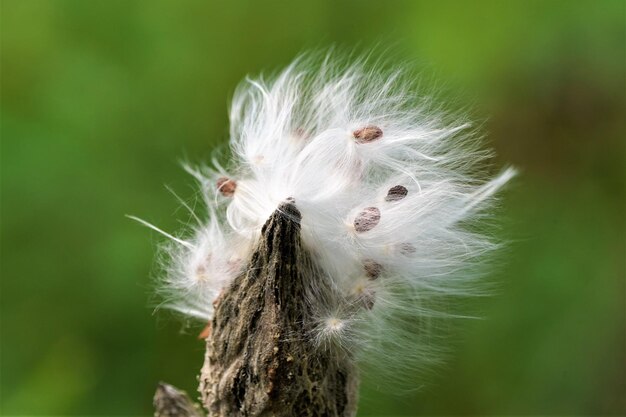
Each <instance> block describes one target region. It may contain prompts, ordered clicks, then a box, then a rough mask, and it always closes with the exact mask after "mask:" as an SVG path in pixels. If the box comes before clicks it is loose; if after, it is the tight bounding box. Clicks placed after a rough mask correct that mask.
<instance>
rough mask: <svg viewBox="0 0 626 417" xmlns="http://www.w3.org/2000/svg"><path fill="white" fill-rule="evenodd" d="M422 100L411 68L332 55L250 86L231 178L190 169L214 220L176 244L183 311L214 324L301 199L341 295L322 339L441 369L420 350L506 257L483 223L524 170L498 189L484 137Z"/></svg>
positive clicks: (317, 252)
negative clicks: (497, 257) (434, 325)
mask: <svg viewBox="0 0 626 417" xmlns="http://www.w3.org/2000/svg"><path fill="white" fill-rule="evenodd" d="M418 93H419V92H418V91H415V89H414V83H413V82H412V80H411V77H410V76H407V75H406V74H405V73H404V72H403V71H383V70H379V69H376V68H371V67H369V66H368V65H367V63H365V62H363V61H359V62H358V63H356V64H352V65H343V64H341V63H338V62H337V61H336V60H333V59H332V58H328V57H327V58H323V57H322V58H320V57H319V56H308V57H303V58H300V59H298V60H296V62H295V63H293V64H292V65H291V66H289V67H288V68H287V69H285V70H284V71H283V72H282V73H280V74H279V75H277V76H276V77H274V78H273V79H271V80H264V79H262V78H261V79H248V80H246V82H244V83H243V84H242V85H241V86H240V87H239V88H238V89H237V91H236V93H235V96H234V99H233V102H232V107H231V112H230V122H231V131H230V137H231V149H232V154H233V155H232V163H231V164H230V167H229V168H228V170H226V169H224V168H222V167H221V166H220V165H219V164H217V163H216V164H215V166H214V168H202V169H191V168H188V170H189V171H190V172H191V173H192V174H193V175H194V176H195V177H196V178H197V179H198V180H199V181H200V183H201V185H202V192H203V195H204V197H205V201H206V203H207V205H208V206H209V209H210V210H209V211H210V216H209V217H210V219H209V221H208V223H207V224H199V225H198V227H197V229H196V232H195V236H194V237H193V238H192V239H188V240H185V241H181V240H180V239H176V241H175V242H174V243H173V244H172V249H171V252H170V253H171V262H170V266H169V273H168V275H167V278H166V280H165V282H164V286H163V288H164V289H163V291H164V292H165V294H166V297H167V298H168V300H170V305H171V306H172V307H173V308H175V309H177V310H179V311H181V312H183V313H185V314H188V315H190V316H193V317H197V318H200V319H202V320H209V319H210V318H211V315H212V300H214V299H215V298H216V297H218V295H219V294H220V292H221V291H222V289H223V288H224V287H225V286H227V285H228V284H229V282H231V280H232V279H233V278H234V277H235V276H236V275H237V274H238V273H240V272H241V268H242V267H244V266H245V264H246V262H247V259H248V256H249V255H250V252H251V250H252V248H253V246H254V242H255V240H256V239H257V238H258V236H259V233H260V230H261V227H262V225H263V224H264V223H265V221H266V220H267V219H268V217H269V216H270V215H271V213H272V212H274V210H276V208H277V207H278V205H279V204H280V203H281V202H283V201H285V200H286V199H288V198H293V199H295V202H296V205H297V207H298V209H299V210H300V211H301V213H302V221H301V225H302V239H303V243H304V245H305V246H306V248H307V249H308V250H309V251H310V252H311V254H312V255H313V256H312V257H313V259H314V260H315V262H316V263H317V267H318V269H319V271H323V274H324V275H326V276H327V277H329V279H330V281H331V283H332V284H333V288H335V290H334V291H336V292H337V297H336V300H334V301H332V302H329V300H316V299H311V300H307V301H308V302H309V303H310V304H311V305H318V306H319V309H318V311H319V320H318V326H317V327H316V331H315V334H313V335H312V338H313V340H316V341H317V342H318V343H320V344H332V345H336V346H341V347H343V348H346V349H349V350H352V351H355V350H359V351H361V352H368V351H381V350H382V351H383V352H385V353H384V354H385V355H386V354H388V353H389V349H399V350H403V351H404V352H408V354H409V355H413V356H419V357H420V358H421V359H422V360H424V359H425V358H427V356H425V352H424V350H423V348H422V347H418V346H417V345H416V341H417V340H418V338H419V337H422V335H423V334H425V333H424V331H425V330H426V327H427V326H428V324H427V323H428V320H427V319H428V317H435V316H437V315H438V314H443V312H441V311H438V310H437V309H433V306H436V305H437V304H438V302H437V300H438V299H440V297H439V296H449V295H466V294H471V293H473V292H474V289H475V285H474V284H473V283H474V282H475V278H476V277H477V276H478V271H479V269H478V268H475V266H476V265H478V264H479V263H481V262H482V261H483V260H484V259H485V255H486V254H488V253H489V252H490V251H491V250H493V249H494V247H495V246H496V245H495V243H494V242H492V240H491V239H489V238H488V237H486V236H484V235H482V234H481V233H479V232H478V231H477V230H478V229H479V228H477V227H476V224H477V221H482V220H484V219H485V218H488V217H489V216H490V212H489V209H490V207H491V206H492V202H493V198H494V194H495V193H496V192H497V191H498V190H499V189H500V187H502V186H503V185H504V184H505V183H506V182H507V181H508V180H509V179H510V178H511V177H512V176H513V175H514V171H513V170H512V169H507V170H505V171H503V172H502V173H500V174H499V175H497V176H496V177H495V178H493V179H491V180H484V176H485V174H484V172H485V165H484V162H485V160H486V158H488V157H489V156H490V153H489V152H486V151H484V150H482V149H481V147H480V140H479V139H480V138H479V137H477V136H476V134H475V132H473V131H472V130H471V129H470V125H469V124H468V123H467V122H466V121H464V120H461V121H458V122H454V121H453V119H452V118H451V117H450V116H449V115H447V114H444V113H442V112H441V111H440V109H439V110H437V109H436V107H435V105H433V102H432V100H430V99H429V98H428V97H420V96H419V95H418ZM479 224H480V223H479ZM311 279H316V277H311ZM318 279H319V278H318ZM311 297H312V298H315V294H312V295H311ZM417 327H419V329H417V330H416V328H417Z"/></svg>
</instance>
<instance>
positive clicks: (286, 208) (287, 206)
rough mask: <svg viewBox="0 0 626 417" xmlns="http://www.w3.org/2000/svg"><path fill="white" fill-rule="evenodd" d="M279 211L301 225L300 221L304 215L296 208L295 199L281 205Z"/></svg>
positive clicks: (287, 200)
mask: <svg viewBox="0 0 626 417" xmlns="http://www.w3.org/2000/svg"><path fill="white" fill-rule="evenodd" d="M278 211H279V212H280V213H281V214H283V215H284V216H286V217H287V218H289V219H290V220H293V221H295V222H296V223H300V220H302V214H301V213H300V210H298V207H296V199H295V198H293V197H289V198H287V199H286V200H285V201H284V202H282V203H280V205H279V206H278Z"/></svg>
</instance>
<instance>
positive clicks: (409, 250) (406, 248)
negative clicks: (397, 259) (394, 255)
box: [400, 243, 417, 256]
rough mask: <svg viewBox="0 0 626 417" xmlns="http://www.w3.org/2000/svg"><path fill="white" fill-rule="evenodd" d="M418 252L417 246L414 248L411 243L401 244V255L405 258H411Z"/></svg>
mask: <svg viewBox="0 0 626 417" xmlns="http://www.w3.org/2000/svg"><path fill="white" fill-rule="evenodd" d="M416 251H417V249H415V246H413V245H412V244H411V243H401V244H400V253H401V254H403V255H404V256H411V255H413V254H414V253H415V252H416Z"/></svg>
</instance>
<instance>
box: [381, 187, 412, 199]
mask: <svg viewBox="0 0 626 417" xmlns="http://www.w3.org/2000/svg"><path fill="white" fill-rule="evenodd" d="M408 193H409V190H407V189H406V187H405V186H403V185H394V186H393V187H391V188H390V189H389V191H388V192H387V196H386V197H385V201H399V200H402V199H403V198H404V197H406V195H407V194H408Z"/></svg>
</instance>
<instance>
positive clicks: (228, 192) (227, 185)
mask: <svg viewBox="0 0 626 417" xmlns="http://www.w3.org/2000/svg"><path fill="white" fill-rule="evenodd" d="M216 184H217V189H218V190H219V192H220V193H222V195H223V196H224V197H232V196H233V194H235V190H236V189H237V182H235V180H231V179H230V178H227V177H221V178H218V180H217V183H216Z"/></svg>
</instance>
